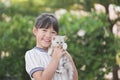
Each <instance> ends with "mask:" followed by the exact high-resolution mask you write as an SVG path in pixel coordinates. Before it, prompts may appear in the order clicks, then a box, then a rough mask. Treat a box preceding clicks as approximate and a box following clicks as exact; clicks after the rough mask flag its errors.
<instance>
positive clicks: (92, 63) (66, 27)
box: [59, 13, 116, 80]
mask: <svg viewBox="0 0 120 80" xmlns="http://www.w3.org/2000/svg"><path fill="white" fill-rule="evenodd" d="M59 22H60V27H61V31H60V34H65V35H66V36H67V37H68V39H67V43H68V51H69V52H70V54H71V55H72V56H73V59H74V61H75V63H76V66H77V69H78V72H79V79H82V80H94V79H96V80H103V77H104V74H105V73H107V72H108V71H110V70H111V69H112V66H114V65H115V64H114V63H115V54H116V52H115V45H114V37H113V35H112V33H111V32H110V29H109V23H108V21H107V16H106V15H105V14H100V15H98V14H95V13H91V15H90V16H87V17H80V18H77V16H75V15H71V14H69V13H66V14H65V15H63V16H62V17H61V19H60V20H59ZM79 30H83V31H85V35H84V36H79V35H78V31H79ZM82 67H85V68H84V69H82ZM103 68H106V70H107V71H105V72H104V71H103V70H102V69H103Z"/></svg>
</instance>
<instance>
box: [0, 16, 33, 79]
mask: <svg viewBox="0 0 120 80" xmlns="http://www.w3.org/2000/svg"><path fill="white" fill-rule="evenodd" d="M6 18H7V16H6ZM33 19H34V17H31V16H21V15H14V17H12V18H11V19H10V21H9V22H6V21H5V20H4V21H1V22H0V24H1V26H0V28H1V29H0V38H1V39H0V44H1V45H0V52H2V51H4V52H5V53H6V52H8V53H9V57H5V58H3V59H1V61H0V65H2V66H0V69H1V70H2V71H1V72H0V77H1V76H6V74H9V76H17V77H22V76H24V77H23V78H25V74H27V73H25V67H24V65H25V64H24V54H25V52H26V50H28V49H30V48H31V47H32V46H33V44H34V43H35V41H34V38H33V37H32V36H33V35H32V33H31V32H32V27H33V25H34V24H33ZM28 45H29V46H28ZM27 80H28V79H27Z"/></svg>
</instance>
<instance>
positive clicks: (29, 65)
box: [25, 51, 44, 77]
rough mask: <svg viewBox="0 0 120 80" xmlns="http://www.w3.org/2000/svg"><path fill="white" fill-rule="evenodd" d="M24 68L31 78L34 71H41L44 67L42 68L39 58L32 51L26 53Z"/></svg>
mask: <svg viewBox="0 0 120 80" xmlns="http://www.w3.org/2000/svg"><path fill="white" fill-rule="evenodd" d="M25 65H26V66H25V67H26V71H27V73H28V74H29V75H30V77H32V74H33V73H34V72H36V71H43V70H44V67H43V66H42V64H41V62H40V59H39V56H38V55H37V54H35V53H34V52H33V51H27V52H26V54H25Z"/></svg>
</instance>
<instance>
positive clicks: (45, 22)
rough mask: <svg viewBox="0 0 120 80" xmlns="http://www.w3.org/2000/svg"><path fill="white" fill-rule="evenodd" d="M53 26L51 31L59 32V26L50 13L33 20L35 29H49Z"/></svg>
mask: <svg viewBox="0 0 120 80" xmlns="http://www.w3.org/2000/svg"><path fill="white" fill-rule="evenodd" d="M50 26H53V29H54V30H55V31H56V32H57V33H58V32H59V25H58V20H57V19H56V18H55V16H54V15H53V14H51V13H42V14H41V15H40V16H38V17H37V18H36V20H35V27H36V28H37V29H38V28H46V29H47V28H49V27H50Z"/></svg>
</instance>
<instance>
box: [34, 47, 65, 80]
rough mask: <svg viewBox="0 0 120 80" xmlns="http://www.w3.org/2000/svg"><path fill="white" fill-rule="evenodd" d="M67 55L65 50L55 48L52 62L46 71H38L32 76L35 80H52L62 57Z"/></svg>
mask: <svg viewBox="0 0 120 80" xmlns="http://www.w3.org/2000/svg"><path fill="white" fill-rule="evenodd" d="M65 53H66V52H65V51H64V50H63V49H61V48H59V47H55V48H54V50H53V53H52V60H51V62H50V63H49V64H48V66H47V67H46V68H45V70H44V71H36V72H35V73H33V75H32V76H33V78H34V80H52V78H53V76H54V74H55V72H56V69H57V67H58V64H59V60H60V58H61V56H62V55H64V54H65Z"/></svg>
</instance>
